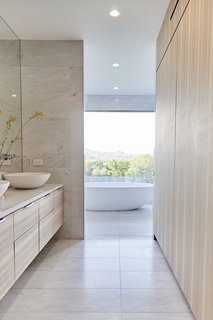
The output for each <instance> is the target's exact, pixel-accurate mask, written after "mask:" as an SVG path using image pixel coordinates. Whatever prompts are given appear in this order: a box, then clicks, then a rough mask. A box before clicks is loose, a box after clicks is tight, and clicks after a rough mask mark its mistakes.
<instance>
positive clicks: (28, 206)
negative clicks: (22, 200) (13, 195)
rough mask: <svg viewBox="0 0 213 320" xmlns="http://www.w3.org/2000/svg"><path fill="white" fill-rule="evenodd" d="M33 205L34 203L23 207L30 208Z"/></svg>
mask: <svg viewBox="0 0 213 320" xmlns="http://www.w3.org/2000/svg"><path fill="white" fill-rule="evenodd" d="M33 205H34V202H32V203H30V204H28V205H26V206H25V208H30V207H32V206H33Z"/></svg>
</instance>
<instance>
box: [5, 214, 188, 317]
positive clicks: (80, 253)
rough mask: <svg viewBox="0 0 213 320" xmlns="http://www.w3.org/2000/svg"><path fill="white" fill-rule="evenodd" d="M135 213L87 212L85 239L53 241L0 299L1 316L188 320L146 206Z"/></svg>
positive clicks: (185, 307)
mask: <svg viewBox="0 0 213 320" xmlns="http://www.w3.org/2000/svg"><path fill="white" fill-rule="evenodd" d="M139 211H140V212H139ZM139 211H137V212H126V213H122V212H120V213H116V214H115V216H113V219H112V221H110V219H109V217H112V215H111V214H110V213H108V216H107V213H106V212H105V213H104V215H103V216H102V217H101V218H100V217H98V218H97V219H96V218H95V217H97V214H98V213H91V214H90V218H89V217H88V216H87V217H86V219H87V222H88V219H91V220H90V221H93V222H94V225H93V223H92V224H90V225H89V224H88V225H87V237H88V238H87V239H86V240H85V241H82V240H58V241H51V242H50V243H49V244H48V245H47V246H46V247H45V248H44V249H43V251H42V252H41V253H40V254H39V255H38V256H37V257H36V259H35V260H34V261H33V263H32V264H31V265H30V266H29V267H28V269H27V270H26V271H25V273H24V274H23V275H22V276H21V277H20V279H19V280H18V281H17V282H16V284H15V285H14V286H13V288H12V289H11V290H10V291H9V292H8V294H7V295H6V296H5V297H4V298H3V300H2V301H1V302H0V319H3V320H192V319H194V318H193V316H192V314H191V312H190V309H189V307H188V305H187V303H186V301H185V299H184V297H183V295H182V293H181V291H180V289H179V287H178V285H177V283H176V281H175V279H174V277H173V274H172V272H171V270H170V268H169V266H168V264H167V262H166V260H165V259H164V257H163V255H162V253H161V251H160V249H159V247H158V245H157V243H156V242H155V241H154V240H153V239H152V237H151V233H152V217H151V216H152V214H151V211H150V208H146V209H144V210H139ZM132 213H133V217H131V215H132ZM99 214H100V213H99ZM106 216H107V217H108V219H107V218H106ZM131 218H133V219H131ZM137 219H138V222H139V220H140V223H142V222H144V225H143V226H140V225H139V224H138V223H137ZM101 221H102V222H101ZM103 224H104V225H103ZM95 226H96V227H95ZM107 226H108V227H107ZM112 226H114V227H115V228H114V229H113V231H112V232H110V229H111V227H112ZM97 228H98V229H97ZM99 228H100V229H99ZM102 231H104V232H103V233H102ZM125 231H127V234H128V237H126V236H125ZM107 236H108V237H107Z"/></svg>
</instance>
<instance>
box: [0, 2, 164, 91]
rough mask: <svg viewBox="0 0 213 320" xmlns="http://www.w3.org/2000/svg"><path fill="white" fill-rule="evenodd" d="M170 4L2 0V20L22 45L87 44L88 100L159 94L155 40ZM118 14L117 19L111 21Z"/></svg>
mask: <svg viewBox="0 0 213 320" xmlns="http://www.w3.org/2000/svg"><path fill="white" fill-rule="evenodd" d="M168 3H169V0H0V15H1V16H2V17H3V18H4V19H5V21H6V22H7V23H8V24H9V25H10V26H11V28H12V29H13V30H14V31H15V32H16V34H17V35H18V36H19V38H20V39H40V40H42V39H45V40H52V39H57V40H60V39H61V40H65V39H66V40H74V39H75V40H76V39H82V40H84V46H85V47H84V61H85V74H84V79H85V93H86V94H104V95H105V94H116V95H117V94H122V95H123V94H126V95H135V94H139V95H141V94H155V55H156V39H157V35H158V32H159V30H160V26H161V23H162V20H163V17H164V15H165V11H166V8H167V6H168ZM114 8H116V9H118V10H119V11H120V13H121V14H120V16H119V17H118V18H112V17H110V16H109V15H108V12H109V11H110V10H111V9H114ZM113 62H119V63H120V67H119V68H116V69H115V68H113V67H112V63H113ZM114 86H118V87H119V90H118V91H114V90H113V87H114Z"/></svg>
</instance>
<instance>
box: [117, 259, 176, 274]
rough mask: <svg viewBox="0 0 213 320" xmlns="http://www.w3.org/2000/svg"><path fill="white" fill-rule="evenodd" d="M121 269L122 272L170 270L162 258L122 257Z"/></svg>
mask: <svg viewBox="0 0 213 320" xmlns="http://www.w3.org/2000/svg"><path fill="white" fill-rule="evenodd" d="M120 263H121V271H123V272H130V271H135V272H169V271H171V269H170V267H169V265H168V263H167V262H166V260H165V259H164V258H141V259H137V258H136V259H135V258H122V259H121V262H120Z"/></svg>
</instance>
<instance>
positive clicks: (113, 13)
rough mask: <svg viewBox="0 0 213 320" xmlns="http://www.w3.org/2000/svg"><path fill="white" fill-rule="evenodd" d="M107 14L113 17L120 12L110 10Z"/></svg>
mask: <svg viewBox="0 0 213 320" xmlns="http://www.w3.org/2000/svg"><path fill="white" fill-rule="evenodd" d="M109 15H110V16H111V17H113V18H116V17H118V16H120V12H119V11H118V10H111V11H110V13H109Z"/></svg>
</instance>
